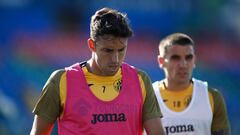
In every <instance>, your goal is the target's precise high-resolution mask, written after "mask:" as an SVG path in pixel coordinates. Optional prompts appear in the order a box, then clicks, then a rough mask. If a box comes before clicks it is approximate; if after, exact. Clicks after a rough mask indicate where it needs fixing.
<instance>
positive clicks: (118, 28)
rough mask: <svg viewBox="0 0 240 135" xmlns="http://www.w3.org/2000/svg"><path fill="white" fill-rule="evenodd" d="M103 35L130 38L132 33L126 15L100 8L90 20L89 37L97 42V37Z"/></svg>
mask: <svg viewBox="0 0 240 135" xmlns="http://www.w3.org/2000/svg"><path fill="white" fill-rule="evenodd" d="M104 35H112V36H114V37H122V38H129V37H131V36H132V35H133V31H132V29H131V28H130V26H129V22H128V18H127V15H126V14H123V13H121V12H118V11H117V10H114V9H111V8H102V9H100V10H98V11H96V13H95V14H94V15H93V16H92V18H91V23H90V37H91V38H92V39H93V40H97V38H98V37H100V36H104Z"/></svg>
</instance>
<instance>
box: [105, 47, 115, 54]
mask: <svg viewBox="0 0 240 135" xmlns="http://www.w3.org/2000/svg"><path fill="white" fill-rule="evenodd" d="M103 51H104V52H107V53H111V52H113V50H112V49H107V48H105V49H103Z"/></svg>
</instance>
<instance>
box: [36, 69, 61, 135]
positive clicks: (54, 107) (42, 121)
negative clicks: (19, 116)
mask: <svg viewBox="0 0 240 135" xmlns="http://www.w3.org/2000/svg"><path fill="white" fill-rule="evenodd" d="M63 73H64V71H63V70H58V71H55V72H53V73H52V75H51V76H50V78H49V79H48V81H47V82H46V84H45V86H44V88H43V90H42V92H41V96H40V98H39V99H38V102H37V103H36V105H35V107H34V110H33V113H34V114H35V116H34V121H33V125H32V130H31V135H49V134H50V133H51V131H52V128H53V126H54V122H55V121H56V120H57V118H58V117H59V116H60V114H61V110H62V108H61V103H60V102H61V100H60V93H59V83H60V78H61V76H62V74H63Z"/></svg>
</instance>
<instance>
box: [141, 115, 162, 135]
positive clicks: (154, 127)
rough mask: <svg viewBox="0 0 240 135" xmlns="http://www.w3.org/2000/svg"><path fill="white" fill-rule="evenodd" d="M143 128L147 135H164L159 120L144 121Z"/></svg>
mask: <svg viewBox="0 0 240 135" xmlns="http://www.w3.org/2000/svg"><path fill="white" fill-rule="evenodd" d="M143 126H144V128H145V130H146V132H147V135H164V131H163V127H162V123H161V120H160V118H153V119H149V120H146V121H145V122H144V123H143Z"/></svg>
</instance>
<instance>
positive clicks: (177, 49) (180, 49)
mask: <svg viewBox="0 0 240 135" xmlns="http://www.w3.org/2000/svg"><path fill="white" fill-rule="evenodd" d="M190 54H192V55H194V48H193V46H191V45H184V46H182V45H171V46H167V47H166V50H165V54H164V56H171V55H179V56H186V55H190Z"/></svg>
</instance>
